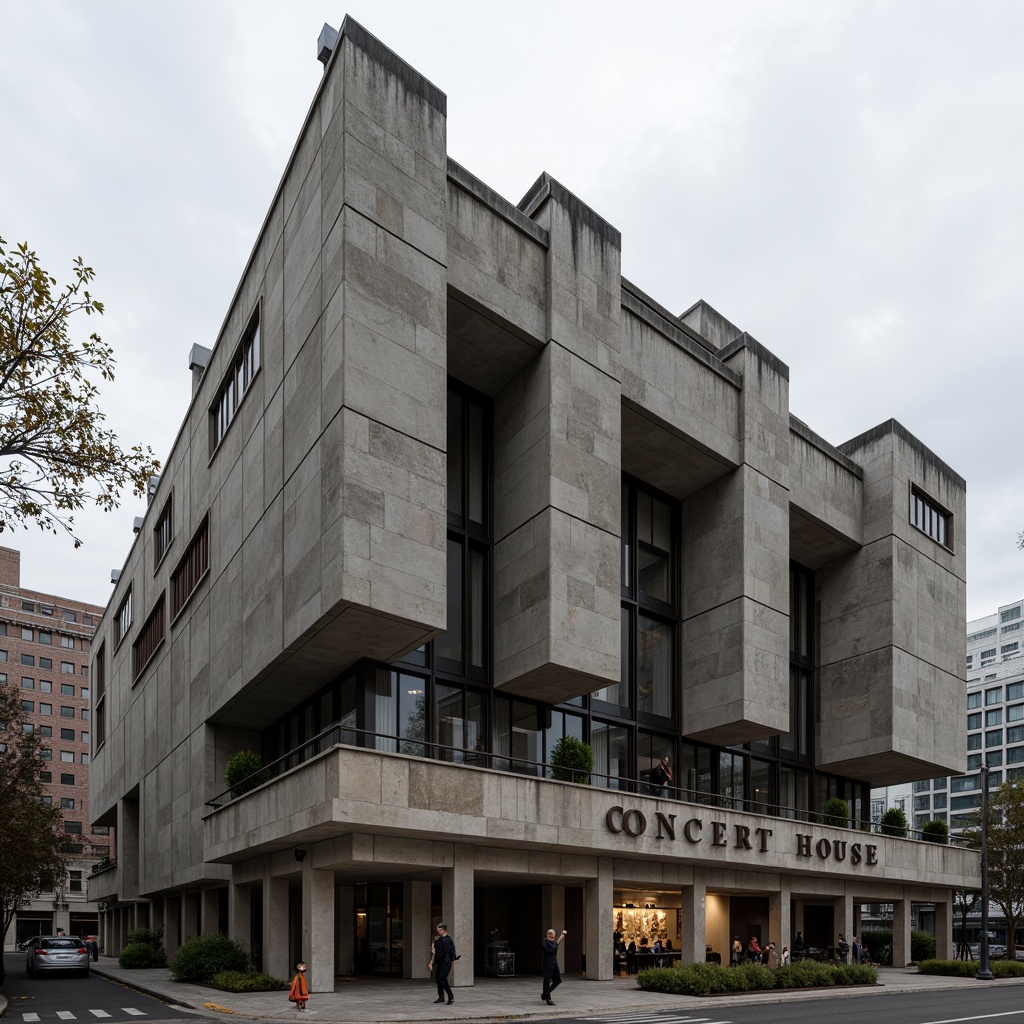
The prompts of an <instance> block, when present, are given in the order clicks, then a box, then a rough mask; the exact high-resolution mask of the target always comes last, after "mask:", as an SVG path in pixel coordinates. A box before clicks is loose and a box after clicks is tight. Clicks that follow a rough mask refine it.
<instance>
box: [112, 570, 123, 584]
mask: <svg viewBox="0 0 1024 1024" xmlns="http://www.w3.org/2000/svg"><path fill="white" fill-rule="evenodd" d="M120 578H121V570H120V569H111V570H110V582H111V583H116V582H117V581H118V580H119V579H120Z"/></svg>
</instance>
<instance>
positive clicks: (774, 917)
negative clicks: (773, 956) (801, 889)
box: [768, 875, 793, 957]
mask: <svg viewBox="0 0 1024 1024" xmlns="http://www.w3.org/2000/svg"><path fill="white" fill-rule="evenodd" d="M790 903H791V900H790V896H789V878H788V877H787V876H786V875H783V876H782V878H781V879H780V883H779V891H778V892H773V893H769V894H768V941H769V942H774V943H775V949H776V950H777V951H778V954H779V956H780V957H781V956H782V947H783V946H790V947H792V945H793V943H792V942H791V941H790V932H791V931H792V927H791V924H790Z"/></svg>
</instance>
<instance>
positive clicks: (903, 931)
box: [892, 899, 910, 967]
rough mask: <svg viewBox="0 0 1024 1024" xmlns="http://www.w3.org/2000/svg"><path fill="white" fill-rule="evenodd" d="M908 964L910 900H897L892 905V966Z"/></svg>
mask: <svg viewBox="0 0 1024 1024" xmlns="http://www.w3.org/2000/svg"><path fill="white" fill-rule="evenodd" d="M909 963H910V900H908V899H902V900H897V901H896V902H895V903H893V905H892V965H893V967H903V966H904V965H905V964H909Z"/></svg>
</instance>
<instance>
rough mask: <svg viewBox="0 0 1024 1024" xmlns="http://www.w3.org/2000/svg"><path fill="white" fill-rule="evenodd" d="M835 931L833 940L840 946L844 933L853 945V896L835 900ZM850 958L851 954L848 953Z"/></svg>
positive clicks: (844, 936)
mask: <svg viewBox="0 0 1024 1024" xmlns="http://www.w3.org/2000/svg"><path fill="white" fill-rule="evenodd" d="M835 915H836V920H835V931H836V934H835V935H834V936H833V937H832V941H833V942H834V943H835V944H836V946H837V947H838V945H839V936H840V935H842V936H843V938H844V939H846V941H847V942H848V943H850V945H851V946H852V945H853V897H852V896H840V897H839V898H838V899H837V900H836V901H835ZM838 955H839V950H838V948H837V949H836V956H838ZM847 959H849V954H847Z"/></svg>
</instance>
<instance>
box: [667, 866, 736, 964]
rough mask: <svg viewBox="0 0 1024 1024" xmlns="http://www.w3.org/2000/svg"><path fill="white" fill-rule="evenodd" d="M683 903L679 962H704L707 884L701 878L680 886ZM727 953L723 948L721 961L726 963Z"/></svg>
mask: <svg viewBox="0 0 1024 1024" xmlns="http://www.w3.org/2000/svg"><path fill="white" fill-rule="evenodd" d="M682 895H683V905H682V910H681V917H682V920H681V922H680V925H681V930H680V936H681V937H680V946H679V948H680V951H681V956H680V963H684V964H699V963H704V960H705V958H706V957H705V952H704V951H705V948H706V947H707V942H708V938H707V933H708V928H707V896H708V893H707V886H706V885H705V884H704V882H703V880H698V879H694V883H693V885H684V886H683V888H682ZM728 962H729V961H728V955H727V953H726V951H724V950H723V963H728Z"/></svg>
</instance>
